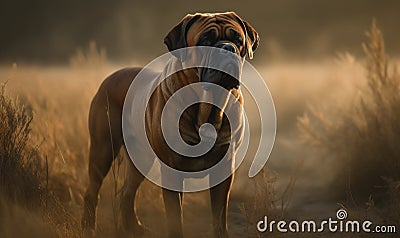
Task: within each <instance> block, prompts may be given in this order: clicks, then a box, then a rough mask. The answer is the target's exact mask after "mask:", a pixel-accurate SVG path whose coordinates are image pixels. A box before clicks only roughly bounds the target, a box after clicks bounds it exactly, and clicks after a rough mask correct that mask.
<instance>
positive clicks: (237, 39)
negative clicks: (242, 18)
mask: <svg viewBox="0 0 400 238" xmlns="http://www.w3.org/2000/svg"><path fill="white" fill-rule="evenodd" d="M242 42H243V40H242V38H241V37H239V38H236V39H235V41H234V42H233V43H235V45H237V46H239V47H240V46H242V45H243V43H242Z"/></svg>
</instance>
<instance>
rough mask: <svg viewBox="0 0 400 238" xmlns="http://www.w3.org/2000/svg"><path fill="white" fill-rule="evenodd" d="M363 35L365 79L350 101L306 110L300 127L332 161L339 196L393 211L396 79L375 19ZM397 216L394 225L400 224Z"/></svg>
mask: <svg viewBox="0 0 400 238" xmlns="http://www.w3.org/2000/svg"><path fill="white" fill-rule="evenodd" d="M366 36H367V42H366V43H364V44H363V45H362V46H363V49H364V52H365V56H366V62H365V63H364V64H363V65H364V75H365V77H364V79H363V80H362V81H361V82H356V85H354V84H355V82H353V86H352V88H353V90H352V95H351V97H350V99H347V100H346V101H345V103H343V102H342V101H340V100H337V101H334V102H333V103H332V102H331V103H329V102H328V104H327V102H326V101H325V102H324V103H325V108H323V107H315V106H313V107H310V108H309V110H308V113H307V114H305V115H304V116H303V117H301V118H300V119H299V123H298V125H299V128H300V131H301V135H302V137H303V139H304V141H305V142H306V143H307V144H310V145H313V146H316V147H317V148H319V149H321V150H320V152H321V151H322V152H323V153H322V154H321V153H320V155H321V156H323V157H328V158H330V159H332V160H333V161H334V162H333V164H336V171H337V172H336V177H335V179H334V181H335V183H336V185H337V187H339V190H338V192H340V191H342V192H343V191H346V193H347V195H348V196H347V199H348V201H350V202H351V204H352V205H356V207H364V208H368V207H370V205H371V203H372V204H375V205H380V206H383V207H392V206H393V205H396V204H398V201H399V200H398V197H399V188H398V183H396V182H395V181H399V180H400V173H399V171H400V159H399V158H400V147H399V144H400V124H399V123H398V122H399V121H400V75H399V74H398V73H397V72H396V71H395V70H390V69H389V66H388V65H389V62H388V57H387V55H386V53H385V47H384V39H383V35H382V32H381V31H380V30H379V28H377V26H376V22H375V20H374V21H373V23H372V26H371V29H370V30H369V31H368V32H367V33H366ZM354 76H355V75H351V74H350V75H348V77H347V80H349V81H351V80H352V77H354ZM341 96H342V94H340V96H339V97H341ZM388 181H390V182H389V183H388ZM338 184H339V185H338ZM395 184H397V185H395ZM388 195H389V197H390V199H391V200H390V199H388ZM396 197H397V198H396ZM342 199H343V197H342ZM368 201H369V202H368ZM391 201H396V203H393V202H391ZM364 202H367V203H366V205H365V206H361V203H364ZM396 206H398V205H396ZM396 213H397V218H395V219H394V220H397V222H399V216H398V212H396ZM390 214H393V212H391V213H390ZM386 216H387V215H386ZM392 221H393V219H392Z"/></svg>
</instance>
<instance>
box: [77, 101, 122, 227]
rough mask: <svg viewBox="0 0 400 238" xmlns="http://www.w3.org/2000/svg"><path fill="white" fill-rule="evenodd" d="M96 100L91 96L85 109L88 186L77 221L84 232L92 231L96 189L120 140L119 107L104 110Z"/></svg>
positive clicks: (96, 201) (114, 155)
mask: <svg viewBox="0 0 400 238" xmlns="http://www.w3.org/2000/svg"><path fill="white" fill-rule="evenodd" d="M99 104H100V102H99V101H97V98H95V99H94V101H93V103H92V108H91V111H90V113H89V131H90V150H89V186H88V187H87V190H86V193H85V197H84V207H83V210H84V211H83V216H82V224H81V225H82V228H83V231H84V233H88V234H87V235H91V233H93V234H94V230H95V227H96V208H97V203H98V200H99V190H100V187H101V185H102V183H103V180H104V177H105V176H106V175H107V173H108V171H109V170H110V167H111V164H112V162H113V160H114V158H115V157H116V156H117V155H118V153H119V150H120V148H121V146H122V142H123V139H122V129H121V118H120V116H119V117H118V116H117V115H121V112H120V110H119V109H118V107H108V108H109V110H107V109H106V108H105V107H102V106H99ZM93 105H97V107H95V106H93ZM100 105H101V104H100ZM108 113H109V114H108ZM109 115H110V116H109ZM110 118H114V120H112V119H111V120H110Z"/></svg>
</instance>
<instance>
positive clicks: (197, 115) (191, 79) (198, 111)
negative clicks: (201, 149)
mask: <svg viewBox="0 0 400 238" xmlns="http://www.w3.org/2000/svg"><path fill="white" fill-rule="evenodd" d="M182 68H183V67H182V64H181V62H180V61H179V60H177V59H176V60H172V61H171V62H169V64H167V66H166V67H165V69H164V71H163V73H162V74H161V77H163V78H165V80H163V81H162V82H161V83H160V85H159V87H160V88H159V89H160V90H161V94H162V96H163V98H164V101H165V102H166V101H167V100H168V99H169V98H170V97H171V96H172V95H173V94H174V93H175V92H176V91H177V90H179V89H181V88H183V87H185V86H187V85H189V84H192V83H198V82H199V74H198V69H197V68H188V69H182ZM177 69H180V70H177ZM176 71H177V72H176ZM171 72H174V73H171ZM231 93H232V94H233V95H234V96H235V97H236V98H237V100H238V101H239V103H240V104H242V97H241V93H240V91H239V90H236V89H233V90H231ZM207 94H210V92H207V91H205V90H204V91H202V92H200V93H199V91H198V90H197V91H195V90H193V95H194V96H196V97H197V98H198V100H199V101H201V100H202V99H203V98H204V97H207V96H210V95H207ZM213 96H214V98H213V101H215V100H222V101H223V103H222V104H224V105H225V106H226V102H227V99H228V97H226V98H225V97H224V96H222V97H221V98H218V96H220V95H213ZM224 109H225V108H222V110H221V109H220V108H218V107H216V106H213V105H211V104H208V103H199V104H197V105H195V106H193V107H189V108H187V109H186V110H185V111H184V113H183V114H182V115H181V119H180V122H182V124H184V125H185V126H187V125H189V124H190V125H191V127H192V129H191V130H190V131H191V132H190V133H192V132H193V133H194V134H192V135H191V136H190V137H192V136H193V137H197V136H198V130H199V128H200V126H201V125H203V124H204V123H211V124H212V125H213V126H214V128H215V129H216V131H217V133H218V134H220V131H219V130H220V129H221V128H223V127H224V126H223V122H224V117H223V113H224ZM225 128H226V127H225ZM185 132H186V133H189V130H185ZM221 133H223V134H226V133H225V132H222V131H221ZM223 143H224V142H223Z"/></svg>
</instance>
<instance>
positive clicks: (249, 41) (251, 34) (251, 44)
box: [228, 12, 260, 59]
mask: <svg viewBox="0 0 400 238" xmlns="http://www.w3.org/2000/svg"><path fill="white" fill-rule="evenodd" d="M228 14H230V15H231V16H232V17H233V18H234V19H236V21H237V22H239V24H241V26H242V28H243V31H244V32H245V34H246V42H245V44H246V45H245V48H246V53H247V55H248V56H249V59H252V58H253V53H254V51H256V49H257V47H258V44H259V43H260V37H259V35H258V32H257V31H256V30H255V29H254V27H252V26H251V25H250V23H248V22H247V21H245V20H242V18H240V17H239V16H238V15H237V14H236V13H235V12H228Z"/></svg>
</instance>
